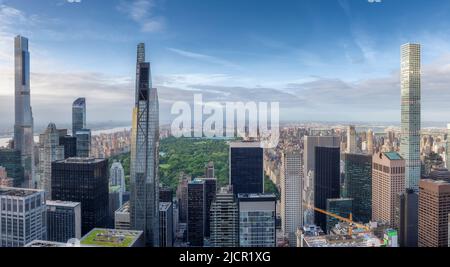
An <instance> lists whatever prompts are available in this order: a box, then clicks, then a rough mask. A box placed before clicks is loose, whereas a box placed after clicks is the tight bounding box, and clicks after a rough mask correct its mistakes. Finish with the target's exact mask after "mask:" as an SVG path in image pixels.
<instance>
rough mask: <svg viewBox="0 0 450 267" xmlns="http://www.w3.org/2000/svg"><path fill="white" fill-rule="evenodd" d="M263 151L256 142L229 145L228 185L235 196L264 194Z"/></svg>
mask: <svg viewBox="0 0 450 267" xmlns="http://www.w3.org/2000/svg"><path fill="white" fill-rule="evenodd" d="M263 157H264V149H263V148H262V147H261V144H260V143H258V142H234V143H231V144H230V184H231V185H232V186H233V192H234V194H235V195H238V194H247V193H249V194H250V193H254V194H258V193H264V159H263Z"/></svg>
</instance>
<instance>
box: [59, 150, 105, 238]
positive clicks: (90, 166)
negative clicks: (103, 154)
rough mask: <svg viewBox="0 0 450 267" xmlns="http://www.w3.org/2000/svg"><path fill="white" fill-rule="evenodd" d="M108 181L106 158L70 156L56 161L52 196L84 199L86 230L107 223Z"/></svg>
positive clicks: (82, 201)
mask: <svg viewBox="0 0 450 267" xmlns="http://www.w3.org/2000/svg"><path fill="white" fill-rule="evenodd" d="M108 185H109V179H108V161H107V160H105V159H92V158H70V159H66V160H59V161H55V162H53V163H52V199H54V200H60V201H72V202H80V203H81V223H82V234H86V233H88V232H89V231H91V230H92V229H93V228H95V227H106V225H107V223H108V222H107V219H108V204H109V199H108V196H109V188H108Z"/></svg>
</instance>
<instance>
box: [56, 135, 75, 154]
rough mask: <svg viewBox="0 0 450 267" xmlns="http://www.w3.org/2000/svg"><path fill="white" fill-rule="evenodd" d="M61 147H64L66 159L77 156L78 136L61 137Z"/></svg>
mask: <svg viewBox="0 0 450 267" xmlns="http://www.w3.org/2000/svg"><path fill="white" fill-rule="evenodd" d="M59 145H61V146H63V147H64V159H68V158H73V157H76V156H77V137H76V136H70V135H65V136H60V137H59Z"/></svg>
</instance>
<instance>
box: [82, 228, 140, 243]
mask: <svg viewBox="0 0 450 267" xmlns="http://www.w3.org/2000/svg"><path fill="white" fill-rule="evenodd" d="M80 244H81V246H82V247H118V248H120V247H122V248H126V247H144V246H145V242H144V233H143V232H142V231H131V230H114V229H101V228H95V229H92V230H91V231H90V232H89V233H88V234H86V235H85V236H84V237H83V238H82V239H81V240H80Z"/></svg>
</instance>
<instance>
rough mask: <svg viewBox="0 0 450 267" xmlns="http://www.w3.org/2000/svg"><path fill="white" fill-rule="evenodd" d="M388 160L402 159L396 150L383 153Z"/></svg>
mask: <svg viewBox="0 0 450 267" xmlns="http://www.w3.org/2000/svg"><path fill="white" fill-rule="evenodd" d="M383 154H384V155H385V156H386V157H387V158H388V159H389V160H403V158H402V156H400V154H398V153H397V152H385V153H383Z"/></svg>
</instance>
